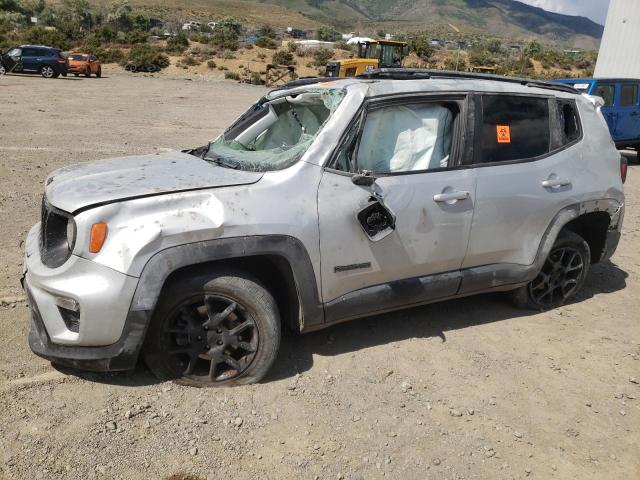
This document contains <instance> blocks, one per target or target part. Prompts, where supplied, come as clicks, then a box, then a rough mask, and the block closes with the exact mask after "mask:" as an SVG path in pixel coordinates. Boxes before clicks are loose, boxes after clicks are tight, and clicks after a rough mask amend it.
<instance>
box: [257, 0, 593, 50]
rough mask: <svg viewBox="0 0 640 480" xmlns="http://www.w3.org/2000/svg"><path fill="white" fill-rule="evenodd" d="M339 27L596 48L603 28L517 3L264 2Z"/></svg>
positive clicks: (403, 0) (440, 0) (454, 0)
mask: <svg viewBox="0 0 640 480" xmlns="http://www.w3.org/2000/svg"><path fill="white" fill-rule="evenodd" d="M262 1H263V2H265V3H272V4H277V5H279V6H282V7H285V8H287V9H289V10H293V11H295V12H300V13H303V14H304V15H305V16H308V17H311V18H313V19H317V20H319V21H322V22H328V23H333V24H335V25H337V26H339V27H342V28H347V27H350V26H351V27H352V28H354V27H357V26H363V27H366V26H367V25H368V24H371V23H376V24H377V23H381V24H383V23H389V24H396V25H397V27H402V28H403V30H421V29H425V28H426V27H429V26H434V25H446V24H448V23H451V24H454V25H456V26H457V27H458V28H460V29H461V30H463V31H469V32H474V33H475V32H478V33H480V32H485V33H490V34H491V33H493V34H499V35H500V36H509V37H515V38H527V37H539V38H540V39H542V40H546V41H551V42H557V43H566V44H572V45H576V46H580V47H583V48H593V47H595V46H596V45H597V44H598V42H599V40H600V38H601V37H602V32H603V27H602V25H598V24H597V23H595V22H593V21H591V20H589V19H587V18H584V17H574V16H569V15H561V14H557V13H551V12H548V11H546V10H543V9H541V8H538V7H532V6H530V5H526V4H524V3H521V2H518V1H514V0H262Z"/></svg>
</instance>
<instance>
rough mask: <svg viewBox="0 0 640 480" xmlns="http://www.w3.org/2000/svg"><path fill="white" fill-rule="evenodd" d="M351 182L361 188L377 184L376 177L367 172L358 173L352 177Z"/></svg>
mask: <svg viewBox="0 0 640 480" xmlns="http://www.w3.org/2000/svg"><path fill="white" fill-rule="evenodd" d="M351 182H353V184H354V185H358V186H359V187H371V186H372V185H373V184H374V183H376V177H374V176H373V174H372V173H371V172H370V171H368V170H365V171H363V172H361V173H356V174H355V175H354V176H353V177H351Z"/></svg>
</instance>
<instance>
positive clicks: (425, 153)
mask: <svg viewBox="0 0 640 480" xmlns="http://www.w3.org/2000/svg"><path fill="white" fill-rule="evenodd" d="M457 111H458V107H457V105H456V104H455V103H439V102H428V103H427V102H425V103H416V104H406V105H391V106H387V107H381V108H375V109H372V110H370V111H369V112H368V113H367V116H366V118H365V123H364V126H363V128H362V134H361V137H360V141H359V143H358V151H357V158H356V168H357V170H358V171H364V170H368V171H371V172H373V173H378V174H385V173H400V172H415V171H424V170H432V169H436V168H444V167H447V166H448V164H449V157H450V154H451V145H452V140H453V130H454V120H455V118H456V116H457Z"/></svg>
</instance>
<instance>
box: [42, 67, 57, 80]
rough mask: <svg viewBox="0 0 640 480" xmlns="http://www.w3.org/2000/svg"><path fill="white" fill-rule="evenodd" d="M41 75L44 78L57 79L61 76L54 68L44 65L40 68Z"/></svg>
mask: <svg viewBox="0 0 640 480" xmlns="http://www.w3.org/2000/svg"><path fill="white" fill-rule="evenodd" d="M40 75H42V76H43V77H44V78H57V77H58V76H59V75H60V74H59V73H57V72H56V71H55V70H54V69H53V67H52V66H50V65H44V66H42V67H40Z"/></svg>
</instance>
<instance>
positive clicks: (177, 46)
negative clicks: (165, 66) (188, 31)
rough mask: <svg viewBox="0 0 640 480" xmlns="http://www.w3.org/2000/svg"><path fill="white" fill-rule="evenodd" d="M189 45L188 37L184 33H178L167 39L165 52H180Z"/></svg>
mask: <svg viewBox="0 0 640 480" xmlns="http://www.w3.org/2000/svg"><path fill="white" fill-rule="evenodd" d="M188 47H189V39H188V38H187V36H186V35H185V34H184V33H179V34H178V35H176V36H175V37H170V38H169V39H168V40H167V48H166V50H167V52H174V53H182V52H184V51H185V50H186V49H187V48H188Z"/></svg>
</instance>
